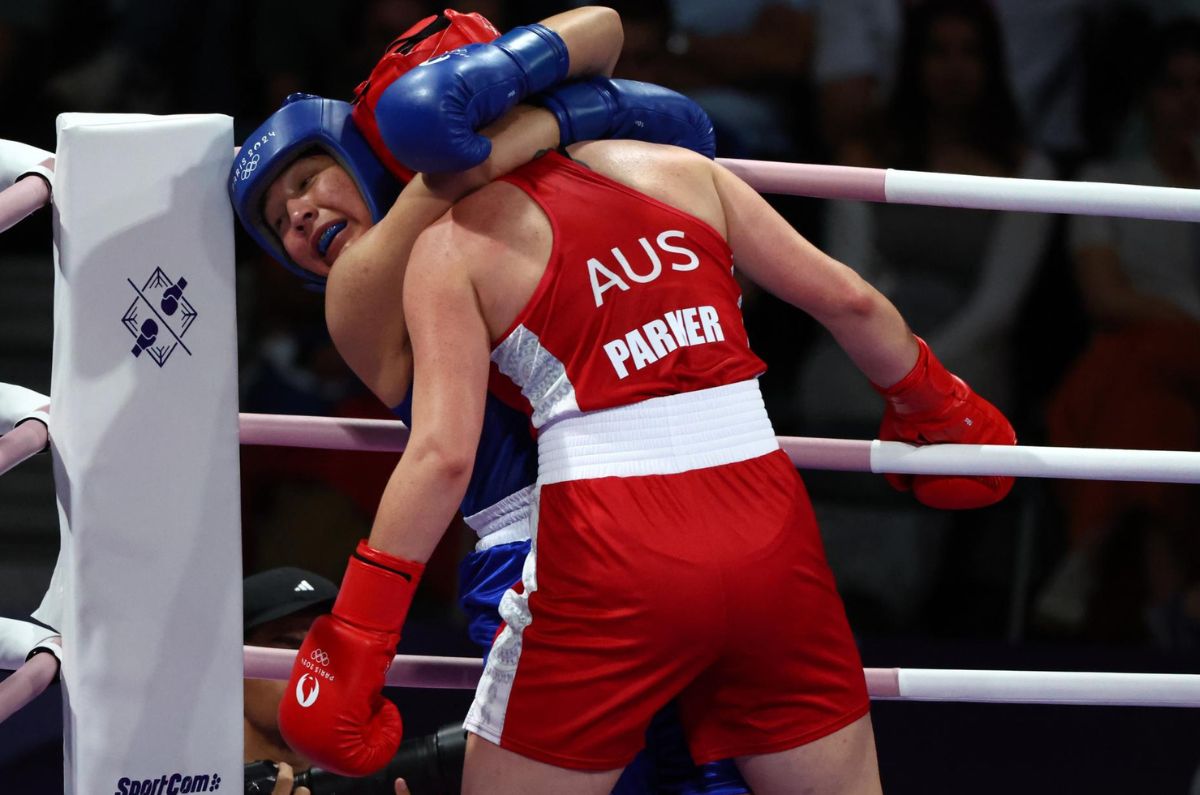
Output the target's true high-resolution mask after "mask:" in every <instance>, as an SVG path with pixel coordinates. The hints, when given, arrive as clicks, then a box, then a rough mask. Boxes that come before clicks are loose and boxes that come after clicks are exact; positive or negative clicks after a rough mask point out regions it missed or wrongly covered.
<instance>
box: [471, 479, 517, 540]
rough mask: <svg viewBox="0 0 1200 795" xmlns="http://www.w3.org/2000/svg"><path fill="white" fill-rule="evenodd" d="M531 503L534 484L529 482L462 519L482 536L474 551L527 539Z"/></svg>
mask: <svg viewBox="0 0 1200 795" xmlns="http://www.w3.org/2000/svg"><path fill="white" fill-rule="evenodd" d="M532 502H533V486H532V485H530V486H526V487H525V488H523V489H521V490H520V491H518V492H515V493H513V494H510V495H508V496H507V497H505V498H504V499H502V500H500V502H497V503H494V504H492V505H489V506H488V507H486V508H484V509H483V510H482V511H479V512H478V513H473V514H471V515H470V516H464V517H463V521H464V522H466V523H467V526H468V527H470V528H471V529H472V530H474V531H475V534H476V535H478V536H479V542H478V543H476V544H475V550H476V551H477V552H478V551H482V550H485V549H488V548H490V547H494V546H498V545H499V544H508V543H511V542H513V541H525V540H527V539H528V538H529V512H530V505H531V503H532Z"/></svg>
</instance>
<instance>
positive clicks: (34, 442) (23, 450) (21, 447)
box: [0, 180, 49, 475]
mask: <svg viewBox="0 0 1200 795" xmlns="http://www.w3.org/2000/svg"><path fill="white" fill-rule="evenodd" d="M38 181H39V182H40V181H41V180H38ZM48 442H49V435H48V433H47V431H46V426H45V425H43V424H42V423H40V422H37V421H36V420H30V421H29V422H23V423H21V424H20V425H18V426H17V427H16V428H13V429H12V430H11V431H9V432H8V433H6V434H4V435H3V436H0V475H3V474H4V473H5V472H7V471H8V470H10V469H12V468H13V467H15V466H16V465H17V464H19V463H21V462H22V461H24V460H26V459H27V458H32V457H33V456H35V455H37V454H38V453H40V452H41V451H42V450H45V449H46V445H47V443H48Z"/></svg>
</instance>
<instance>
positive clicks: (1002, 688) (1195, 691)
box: [245, 646, 1200, 707]
mask: <svg viewBox="0 0 1200 795" xmlns="http://www.w3.org/2000/svg"><path fill="white" fill-rule="evenodd" d="M245 654H246V668H245V672H246V677H247V678H249V679H287V678H288V677H289V676H291V672H292V663H293V662H294V661H295V659H296V652H294V651H289V650H287V649H266V648H259V647H255V646H247V647H246V648H245ZM482 672H483V661H482V660H477V659H474V658H470V657H419V656H407V655H397V656H396V658H395V659H394V660H393V661H392V667H391V668H390V669H388V674H387V683H388V685H391V686H393V687H426V688H452V689H457V690H470V689H473V688H474V687H475V685H476V684H477V683H478V681H479V676H480V674H481V673H482ZM864 673H865V675H866V678H867V690H868V692H869V693H870V694H871V698H874V699H881V700H889V701H970V702H984V703H994V704H1080V705H1082V704H1097V705H1106V706H1113V707H1200V675H1194V674H1130V673H1090V672H1073V671H964V670H943V669H933V668H866V669H864Z"/></svg>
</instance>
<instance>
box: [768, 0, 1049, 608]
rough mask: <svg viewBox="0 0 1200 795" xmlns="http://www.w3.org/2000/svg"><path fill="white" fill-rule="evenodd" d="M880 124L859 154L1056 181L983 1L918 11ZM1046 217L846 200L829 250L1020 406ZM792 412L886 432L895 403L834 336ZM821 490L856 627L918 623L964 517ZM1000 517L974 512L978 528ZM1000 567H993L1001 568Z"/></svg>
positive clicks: (990, 393) (804, 419)
mask: <svg viewBox="0 0 1200 795" xmlns="http://www.w3.org/2000/svg"><path fill="white" fill-rule="evenodd" d="M908 13H909V20H908V22H907V23H906V25H905V28H904V30H905V36H904V41H903V46H902V50H901V53H900V60H899V64H900V67H899V71H898V74H897V76H896V79H895V82H894V85H893V89H892V96H891V99H890V102H889V103H888V106H887V112H886V116H885V117H884V118H883V119H881V121H882V127H881V134H880V135H878V136H876V137H873V138H871V139H867V138H864V139H862V142H861V143H862V144H863V146H862V148H861V149H860V151H859V153H858V156H857V157H858V159H859V161H860V162H861V163H865V164H867V165H872V166H879V165H887V166H894V167H898V168H907V169H915V170H925V171H939V172H956V173H967V174H980V175H987V176H1002V177H1027V178H1049V177H1052V176H1053V167H1052V165H1051V163H1050V161H1049V160H1048V158H1046V157H1045V156H1044V155H1042V154H1041V153H1039V152H1037V151H1036V150H1034V149H1033V148H1031V147H1030V146H1029V145H1028V144H1027V143H1026V140H1025V136H1024V133H1023V127H1022V124H1021V120H1020V115H1019V112H1018V110H1017V106H1016V103H1015V100H1014V99H1013V96H1012V92H1011V89H1010V88H1009V82H1008V76H1007V71H1006V68H1005V65H1004V63H1005V56H1004V46H1003V43H1002V39H1001V32H1000V28H999V25H998V24H997V21H996V19H995V17H994V15H993V14H992V12H991V9H990V7H989V6H988V4H987V3H985V2H964V1H963V0H933V1H932V2H928V3H924V4H922V5H921V6H920V7H919V8H913V9H911V10H910V11H909V12H908ZM1052 223H1053V221H1052V219H1051V218H1050V217H1049V216H1046V215H1035V214H1029V213H1002V212H990V211H979V210H962V209H953V208H939V207H919V206H908V205H891V204H867V203H858V202H835V203H831V204H830V205H829V206H828V208H827V215H826V238H825V249H826V250H827V251H828V252H829V253H830V255H831V256H833V257H835V258H837V259H839V260H841V261H843V262H846V263H848V264H849V265H850V266H851V267H853V268H855V269H856V270H858V271H859V272H860V273H861V274H862V275H863V277H864V278H866V279H867V280H868V281H870V282H871V283H872V284H873V285H875V286H876V287H877V288H879V289H880V290H881V291H882V292H883V293H884V294H886V295H887V296H888V297H889V298H890V299H891V300H892V301H893V303H895V304H896V306H897V308H898V309H899V310H900V312H901V313H902V314H903V315H904V317H905V319H907V320H908V322H909V323H910V325H911V326H912V328H913V330H914V331H915V332H916V333H917V334H919V335H921V336H923V337H924V338H925V339H926V340H927V341H928V342H929V344H930V346H931V347H932V348H933V350H934V351H936V352H937V354H938V356H939V357H940V358H941V359H942V361H943V362H945V363H946V366H947V367H948V368H950V369H951V370H952V371H953V372H955V373H956V374H958V375H959V376H960V377H962V378H963V380H965V381H966V382H967V383H968V384H970V385H971V387H972V388H974V389H975V390H977V391H978V392H979V394H981V395H983V396H984V397H985V398H986V399H987V400H989V401H991V402H992V403H994V404H996V405H997V406H998V407H999V408H1000V409H1001V410H1002V411H1005V412H1006V413H1007V412H1011V411H1012V406H1013V403H1014V401H1013V393H1014V391H1015V389H1014V385H1013V376H1012V373H1013V366H1012V361H1011V359H1012V357H1013V349H1014V348H1015V341H1014V336H1015V328H1016V325H1017V320H1018V317H1019V313H1020V308H1021V305H1022V302H1023V300H1024V298H1025V297H1026V295H1027V294H1028V292H1029V289H1030V286H1031V285H1032V283H1033V280H1034V276H1035V274H1036V272H1037V269H1038V266H1039V264H1040V263H1041V261H1042V259H1043V256H1044V254H1045V251H1046V250H1047V245H1048V241H1049V237H1050V232H1051V228H1052ZM792 394H793V398H792V411H793V412H794V413H796V414H797V415H798V417H799V420H800V422H799V424H800V427H801V429H802V433H804V434H809V435H815V436H841V437H851V438H864V437H865V438H874V437H875V435H876V433H877V432H878V429H879V421H880V417H882V415H883V401H882V399H881V398H880V397H879V395H878V394H877V393H876V392H875V390H874V389H872V388H871V386H870V384H868V383H867V381H866V379H864V378H863V377H862V375H861V374H859V373H858V371H857V370H855V369H854V366H853V365H852V364H851V363H850V361H849V360H848V359H847V358H846V357H845V355H844V354H843V353H841V351H840V349H839V348H838V347H837V346H836V344H835V343H834V342H833V340H832V338H831V337H829V336H828V335H826V334H822V335H820V337H819V338H818V340H817V341H816V343H815V344H814V345H813V346H812V347H811V348H810V349H809V351H808V353H807V354H806V355H805V357H804V359H803V361H802V362H801V365H800V374H799V379H798V382H797V383H796V385H795V387H794V388H793V390H792ZM814 484H815V486H816V488H815V489H814V502H815V503H816V504H817V515H818V517H819V518H820V521H821V526H822V528H823V529H824V531H825V536H826V543H827V548H828V549H829V554H830V559H831V563H832V564H833V565H834V569H835V571H838V572H839V588H842V589H845V590H846V591H849V592H850V593H851V594H852V596H851V597H850V599H849V600H848V601H849V602H850V604H851V605H854V604H855V603H858V604H860V605H862V604H866V605H870V606H871V607H873V608H874V612H873V613H868V614H867V616H869V618H868V617H865V616H864V615H862V614H858V615H853V614H852V615H853V618H854V620H855V622H856V626H864V625H865V626H869V621H871V620H876V621H878V620H882V621H883V623H884V626H885V627H886V628H893V629H894V628H896V627H897V626H904V625H905V624H906V623H907V622H908V621H910V620H915V619H916V617H917V616H918V614H919V611H920V608H921V607H922V604H923V601H924V599H926V598H928V597H929V596H930V594H931V593H932V589H933V587H934V585H935V583H936V579H935V578H936V577H937V576H938V574H939V573H940V572H941V569H942V557H943V555H944V554H945V553H946V550H947V538H948V536H947V534H948V533H949V531H950V528H951V525H952V524H953V523H954V522H955V521H957V519H956V517H955V516H954V515H952V514H949V513H945V512H936V511H922V510H919V509H917V508H915V507H913V506H911V505H905V504H901V503H899V502H898V501H897V500H895V499H894V495H892V494H891V493H890V490H889V489H888V488H887V486H886V485H885V484H884V483H883V482H882V480H880V479H878V478H876V479H870V480H863V481H861V482H856V483H853V484H852V485H851V482H850V481H848V480H846V479H844V478H840V479H839V480H838V481H837V482H836V483H835V482H830V483H827V484H824V488H823V489H822V487H821V483H820V481H814ZM990 516H992V514H987V515H981V514H975V513H972V515H971V516H969V517H963V518H962V521H971V522H973V523H974V529H975V530H976V535H978V530H979V528H980V526H981V525H983V524H985V523H986V522H988V521H990V519H989V518H988V517H990ZM989 574H990V573H989Z"/></svg>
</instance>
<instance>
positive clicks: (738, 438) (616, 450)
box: [538, 380, 779, 483]
mask: <svg viewBox="0 0 1200 795" xmlns="http://www.w3.org/2000/svg"><path fill="white" fill-rule="evenodd" d="M778 449H779V442H778V440H776V438H775V430H774V429H773V428H772V427H771V421H770V419H768V417H767V411H766V408H764V406H763V400H762V393H761V392H760V391H759V388H758V381H757V380H752V381H739V382H738V383H736V384H727V385H725V386H719V387H713V388H711V389H701V390H698V391H696V392H684V393H682V394H678V395H667V396H664V397H657V398H651V399H649V400H644V401H642V402H640V403H634V404H632V405H629V406H618V407H616V408H611V409H603V410H600V411H590V412H587V413H586V414H582V415H580V416H576V417H564V418H563V419H560V420H557V421H556V422H553V423H551V424H550V425H547V426H546V427H544V428H542V429H541V430H540V431H539V433H538V482H539V483H561V482H563V481H567V480H586V479H590V478H603V477H634V476H638V475H670V474H675V473H677V472H687V471H689V470H693V469H703V468H705V467H712V466H720V465H722V464H732V463H734V462H737V461H746V460H749V459H751V458H757V457H759V456H761V455H766V454H767V453H770V452H773V451H775V450H778Z"/></svg>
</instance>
